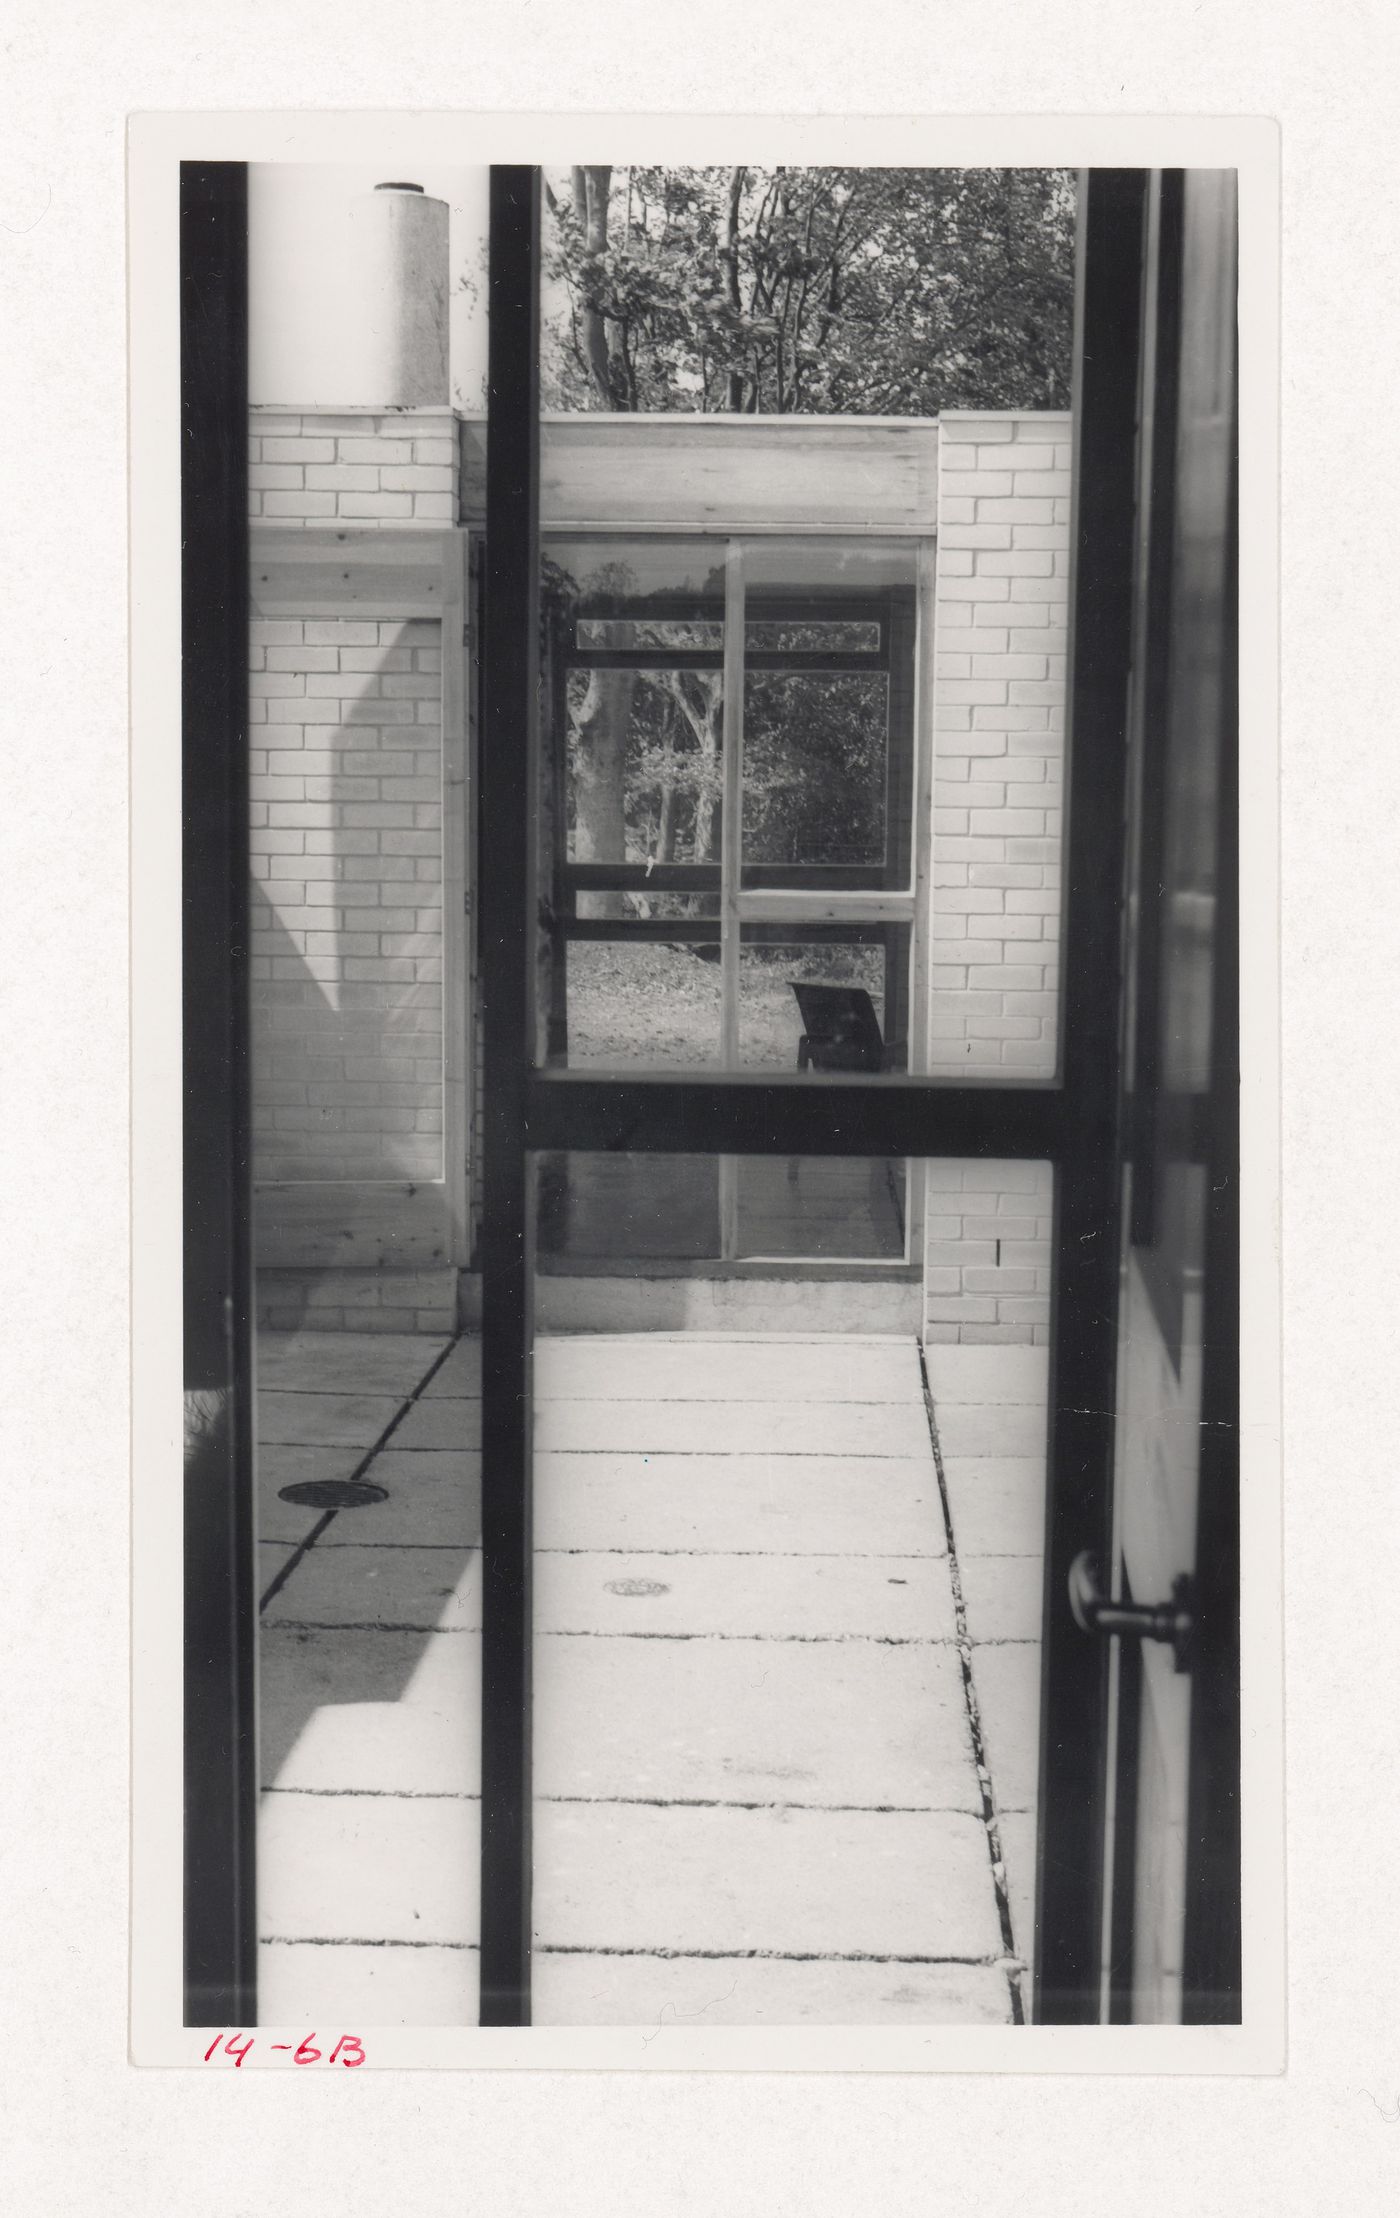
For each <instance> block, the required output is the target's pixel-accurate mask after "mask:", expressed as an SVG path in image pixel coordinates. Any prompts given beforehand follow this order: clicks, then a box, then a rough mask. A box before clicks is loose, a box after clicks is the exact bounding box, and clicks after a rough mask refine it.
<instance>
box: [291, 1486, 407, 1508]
mask: <svg viewBox="0 0 1400 2218" xmlns="http://www.w3.org/2000/svg"><path fill="white" fill-rule="evenodd" d="M277 1499H278V1501H279V1502H295V1503H296V1505H297V1507H298V1508H299V1509H367V1508H368V1507H369V1505H370V1503H371V1502H387V1501H388V1499H389V1489H388V1487H387V1486H371V1485H370V1483H369V1481H368V1479H298V1480H297V1482H296V1484H295V1486H281V1487H279V1488H278V1489H277Z"/></svg>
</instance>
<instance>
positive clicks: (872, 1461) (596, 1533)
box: [375, 1445, 947, 1557]
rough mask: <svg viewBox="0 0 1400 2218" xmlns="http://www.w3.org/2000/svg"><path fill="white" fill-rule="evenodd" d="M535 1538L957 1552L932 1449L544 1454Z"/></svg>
mask: <svg viewBox="0 0 1400 2218" xmlns="http://www.w3.org/2000/svg"><path fill="white" fill-rule="evenodd" d="M391 1460H392V1459H391V1458H389V1457H386V1456H381V1457H380V1458H379V1461H378V1463H377V1464H376V1466H375V1468H376V1470H379V1469H382V1468H383V1466H384V1464H385V1463H386V1462H390V1461H391ZM401 1460H403V1461H405V1462H406V1461H407V1460H408V1459H407V1458H403V1459H401ZM535 1537H536V1542H537V1545H538V1546H539V1547H541V1548H628V1549H633V1548H636V1549H668V1548H682V1549H693V1548H713V1549H717V1550H719V1551H720V1552H721V1553H730V1554H737V1553H742V1552H744V1551H746V1550H755V1549H757V1550H759V1551H762V1552H787V1553H796V1554H806V1555H837V1556H857V1555H870V1556H872V1557H879V1556H882V1555H884V1556H942V1555H944V1554H945V1553H946V1550H947V1540H946V1535H945V1533H944V1528H943V1511H942V1505H941V1503H940V1501H939V1495H938V1479H937V1475H936V1473H935V1471H934V1467H933V1457H932V1454H931V1453H930V1452H929V1449H928V1447H927V1445H925V1447H924V1451H923V1453H922V1455H915V1456H907V1457H896V1456H890V1457H857V1456H835V1455H811V1456H764V1455H730V1456H666V1455H660V1456H646V1455H636V1454H632V1455H612V1456H605V1455H590V1456H579V1455H561V1454H550V1453H548V1452H545V1453H543V1454H540V1453H537V1454H536V1456H535Z"/></svg>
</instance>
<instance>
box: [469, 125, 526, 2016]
mask: <svg viewBox="0 0 1400 2218" xmlns="http://www.w3.org/2000/svg"><path fill="white" fill-rule="evenodd" d="M539 200H540V192H539V172H538V171H537V170H535V169H527V168H523V167H504V166H499V165H498V166H496V167H493V169H492V171H491V222H490V263H491V267H490V291H489V302H490V339H489V374H488V416H487V448H486V597H485V623H484V636H483V646H482V658H483V659H482V679H483V712H482V748H481V774H480V794H481V813H480V819H479V822H480V841H481V853H480V865H479V868H480V884H481V973H480V976H481V996H482V1077H483V1092H484V1111H485V1114H484V1145H483V1172H484V1178H483V1197H482V1225H481V1291H482V1333H481V1496H482V1500H481V1514H482V1630H481V2023H482V2024H483V2025H528V2024H529V2022H530V1867H531V1844H530V1835H531V1780H530V1636H531V1547H532V1531H531V1525H532V1519H531V1432H532V1416H533V1400H534V1394H533V1384H532V1368H533V1348H534V1319H533V1309H534V1258H533V1244H534V1227H533V1222H532V1215H533V1213H532V1211H531V1209H530V1195H529V1188H530V1180H529V1164H528V1159H527V1156H526V1152H525V1089H526V1079H527V1075H528V1072H529V1068H530V1065H531V1062H532V1060H533V1056H534V1049H535V1028H534V1001H535V993H534V984H535V968H536V929H537V919H536V898H535V886H536V878H537V870H536V821H535V818H536V812H535V790H536V783H537V765H536V755H537V749H538V723H539V716H538V689H539V681H540V635H539V606H540V588H539V415H540V411H539V282H538V279H539V235H540V232H539Z"/></svg>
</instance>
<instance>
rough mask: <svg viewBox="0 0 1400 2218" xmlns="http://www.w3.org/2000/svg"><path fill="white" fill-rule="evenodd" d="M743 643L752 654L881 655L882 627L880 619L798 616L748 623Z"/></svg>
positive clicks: (819, 656)
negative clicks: (790, 619)
mask: <svg viewBox="0 0 1400 2218" xmlns="http://www.w3.org/2000/svg"><path fill="white" fill-rule="evenodd" d="M744 644H745V647H746V649H747V651H748V652H749V653H750V654H765V655H775V654H800V655H807V656H812V657H815V658H817V659H820V658H821V657H822V656H823V655H835V654H842V655H878V654H879V652H880V650H881V647H882V645H883V631H882V627H881V625H880V624H879V623H878V622H875V623H863V622H861V621H859V620H858V619H856V618H851V617H797V618H794V619H793V620H792V621H790V622H788V623H753V622H749V623H746V624H745V626H744Z"/></svg>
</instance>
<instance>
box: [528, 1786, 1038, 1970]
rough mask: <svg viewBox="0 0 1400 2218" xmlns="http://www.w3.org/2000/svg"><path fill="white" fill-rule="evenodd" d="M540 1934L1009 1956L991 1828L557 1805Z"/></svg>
mask: <svg viewBox="0 0 1400 2218" xmlns="http://www.w3.org/2000/svg"><path fill="white" fill-rule="evenodd" d="M535 1932H536V1936H537V1938H538V1940H539V1941H540V1942H541V1943H543V1944H545V1945H549V1944H550V1943H553V1944H554V1945H556V1946H558V1945H560V1944H563V1945H565V1946H568V1947H573V1948H582V1949H585V1950H593V1949H607V1948H615V1947H621V1948H628V1949H643V1950H645V1949H658V1948H662V1949H677V1950H680V1951H681V1952H682V1953H685V1952H688V1951H691V1950H698V1949H706V1950H708V1949H723V1950H736V1951H743V1950H747V1949H765V1950H773V1951H777V1952H780V1953H787V1954H797V1953H800V1954H804V1955H805V1954H808V1953H811V1954H814V1955H817V1956H834V1955H840V1954H848V1955H856V1954H859V1955H878V1956H886V1955H888V1956H933V1957H944V1956H962V1957H971V1958H976V1957H982V1958H989V1959H990V1958H994V1957H997V1956H999V1955H1000V1953H1001V1927H1000V1924H999V1921H998V1918H997V1914H996V1897H995V1892H994V1889H993V1885H992V1876H991V1864H990V1862H989V1859H988V1855H987V1835H986V1829H985V1828H984V1826H983V1825H982V1824H981V1822H980V1820H979V1819H976V1818H973V1817H970V1816H967V1815H965V1814H963V1813H960V1812H954V1811H938V1812H920V1813H918V1814H916V1815H913V1816H907V1815H903V1814H899V1813H881V1814H879V1815H875V1814H872V1813H870V1812H867V1811H833V1810H784V1811H777V1810H724V1809H721V1810H685V1809H660V1810H658V1809H646V1808H641V1809H636V1808H634V1809H621V1808H619V1807H618V1806H617V1805H616V1804H613V1803H584V1804H573V1805H569V1804H563V1803H542V1804H540V1805H538V1806H537V1808H536V1811H535ZM900 1974H901V1977H902V1976H903V1967H900ZM726 1984H727V1981H725V1980H718V1981H716V1984H715V1989H714V1991H715V1993H717V1994H718V1993H722V1992H723V1989H724V1987H725V1985H726Z"/></svg>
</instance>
